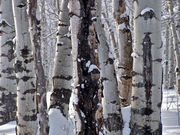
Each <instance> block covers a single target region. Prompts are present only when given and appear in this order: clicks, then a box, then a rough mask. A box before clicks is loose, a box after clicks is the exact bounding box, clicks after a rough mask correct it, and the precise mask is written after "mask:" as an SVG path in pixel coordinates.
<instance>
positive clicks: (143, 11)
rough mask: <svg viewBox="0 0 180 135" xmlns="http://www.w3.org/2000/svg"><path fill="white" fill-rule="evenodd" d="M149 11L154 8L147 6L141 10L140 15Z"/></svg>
mask: <svg viewBox="0 0 180 135" xmlns="http://www.w3.org/2000/svg"><path fill="white" fill-rule="evenodd" d="M151 11H152V12H154V9H152V8H150V7H147V8H145V9H143V10H142V11H141V15H144V14H145V13H147V12H151Z"/></svg>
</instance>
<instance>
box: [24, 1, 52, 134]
mask: <svg viewBox="0 0 180 135" xmlns="http://www.w3.org/2000/svg"><path fill="white" fill-rule="evenodd" d="M27 2H28V5H27V14H28V21H29V32H30V39H31V44H32V48H33V53H34V60H35V73H36V84H37V92H38V95H37V98H39V100H40V101H39V102H38V103H37V105H38V112H39V126H40V135H48V131H49V127H48V114H47V104H46V77H45V73H44V68H43V64H42V59H41V37H40V36H41V25H40V20H38V18H37V12H38V11H37V10H38V9H37V1H34V0H28V1H27Z"/></svg>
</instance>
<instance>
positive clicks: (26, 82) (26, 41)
mask: <svg viewBox="0 0 180 135" xmlns="http://www.w3.org/2000/svg"><path fill="white" fill-rule="evenodd" d="M26 10H27V1H26V0H13V13H14V22H15V29H16V54H17V56H16V61H15V71H16V77H17V127H16V134H17V135H26V134H31V135H36V132H37V125H38V124H37V107H36V77H35V70H34V65H35V62H34V56H33V51H32V44H31V41H30V34H29V31H28V29H29V25H28V16H27V12H26Z"/></svg>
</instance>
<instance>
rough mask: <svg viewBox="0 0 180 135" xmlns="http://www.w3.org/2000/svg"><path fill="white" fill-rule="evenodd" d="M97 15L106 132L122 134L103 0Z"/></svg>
mask: <svg viewBox="0 0 180 135" xmlns="http://www.w3.org/2000/svg"><path fill="white" fill-rule="evenodd" d="M97 17H98V18H97V23H96V30H97V34H98V38H99V41H100V45H99V48H98V50H99V51H98V52H99V62H100V68H101V74H100V75H101V83H102V91H103V98H102V106H103V119H104V121H103V122H104V129H105V134H106V135H121V134H122V128H123V120H122V114H121V108H120V103H119V98H118V85H117V80H116V76H115V69H114V64H113V59H112V58H111V57H110V56H109V53H110V51H109V44H108V43H107V39H106V36H105V31H104V29H103V27H102V23H101V1H97Z"/></svg>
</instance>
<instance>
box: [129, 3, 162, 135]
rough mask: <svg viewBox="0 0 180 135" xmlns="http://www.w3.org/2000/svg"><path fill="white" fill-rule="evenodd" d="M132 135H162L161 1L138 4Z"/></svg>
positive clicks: (135, 19) (135, 18) (135, 32)
mask: <svg viewBox="0 0 180 135" xmlns="http://www.w3.org/2000/svg"><path fill="white" fill-rule="evenodd" d="M134 10H135V12H134V46H133V53H134V54H135V55H134V57H133V74H132V75H133V78H132V86H133V87H132V101H131V122H130V128H131V133H130V135H161V134H162V124H161V99H162V96H161V95H162V92H161V77H162V68H161V61H162V58H161V52H162V45H161V26H160V25H161V23H160V20H161V19H160V17H161V14H160V13H161V0H151V1H147V0H138V1H134Z"/></svg>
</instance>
